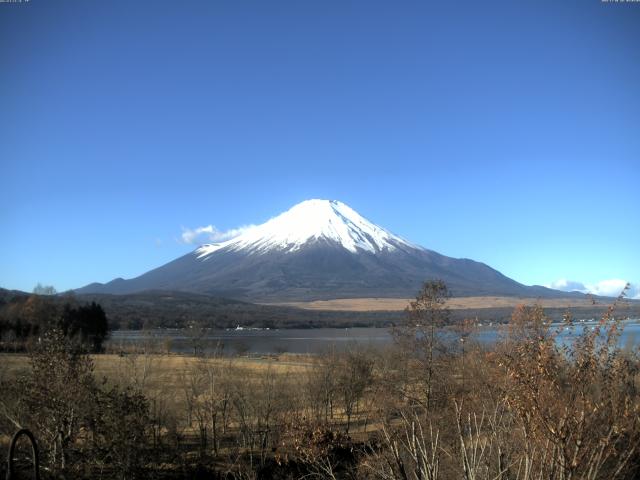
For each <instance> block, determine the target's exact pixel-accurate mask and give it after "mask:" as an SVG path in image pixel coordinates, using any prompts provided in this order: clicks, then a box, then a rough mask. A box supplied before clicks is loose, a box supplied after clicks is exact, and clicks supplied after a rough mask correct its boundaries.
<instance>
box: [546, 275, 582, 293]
mask: <svg viewBox="0 0 640 480" xmlns="http://www.w3.org/2000/svg"><path fill="white" fill-rule="evenodd" d="M547 287H549V288H553V289H555V290H562V291H563V292H575V291H578V292H583V291H584V290H585V288H586V287H585V286H584V283H582V282H576V281H573V280H567V279H566V278H561V279H560V280H556V281H555V282H551V283H550V284H549V285H547Z"/></svg>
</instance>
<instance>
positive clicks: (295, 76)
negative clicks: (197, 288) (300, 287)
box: [0, 0, 640, 293]
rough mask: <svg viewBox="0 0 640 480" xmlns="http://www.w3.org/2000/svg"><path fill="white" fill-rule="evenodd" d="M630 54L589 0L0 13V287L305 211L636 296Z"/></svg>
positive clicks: (108, 272) (62, 279) (135, 271)
mask: <svg viewBox="0 0 640 480" xmlns="http://www.w3.org/2000/svg"><path fill="white" fill-rule="evenodd" d="M639 44H640V4H638V3H602V2H600V1H599V0H580V1H563V2H558V1H522V2H520V1H519V2H513V1H506V0H505V1H490V0H489V1H485V2H477V1H456V2H427V1H415V2H409V1H405V2H402V1H401V2H376V1H370V0H369V1H361V2H354V1H344V0H341V1H323V2H319V1H304V2H301V1H277V0H274V1H269V2H263V1H256V2H248V1H238V0H234V1H231V0H229V1H214V0H211V1H204V0H202V1H196V0H184V1H180V2H176V1H171V2H166V1H161V0H157V1H137V2H131V1H128V0H127V1H121V0H111V1H109V2H87V1H80V0H75V1H71V0H31V1H29V2H23V3H0V168H1V173H2V175H1V179H0V226H1V230H0V232H1V235H0V286H2V287H5V288H17V289H22V290H31V289H32V288H33V286H34V285H35V284H36V283H37V282H42V283H46V284H52V285H54V286H55V287H56V288H58V289H59V290H65V289H68V288H74V287H79V286H82V285H85V284H87V283H90V282H92V281H108V280H111V279H113V278H115V277H120V276H121V277H125V278H129V277H133V276H136V275H139V274H141V273H143V272H145V271H147V270H149V269H151V268H154V267H156V266H159V265H161V264H163V263H165V262H167V261H169V260H172V259H174V258H176V257H177V256H179V255H182V254H184V253H187V252H189V251H190V250H192V249H193V245H190V244H185V243H183V242H181V240H180V239H181V235H182V233H183V231H184V229H194V228H197V227H200V226H205V225H209V224H212V225H215V226H216V227H217V228H218V229H220V230H227V229H231V228H235V227H238V226H240V225H243V224H252V223H253V224H255V223H260V222H263V221H265V220H267V219H268V218H269V217H271V216H274V215H276V214H278V213H280V212H282V211H284V210H286V209H287V208H289V207H291V206H292V205H294V204H295V203H298V202H300V201H302V200H305V199H308V198H330V199H339V200H342V201H344V202H345V203H347V204H349V205H350V206H352V207H353V208H354V209H356V210H357V211H359V212H360V213H361V214H363V215H364V216H365V217H368V218H369V219H371V220H372V221H374V222H376V223H378V224H380V225H383V226H385V227H386V228H388V229H390V230H392V231H393V232H394V233H397V234H399V235H401V236H403V237H405V238H408V239H410V240H411V241H413V242H415V243H419V244H421V245H423V246H425V247H427V248H430V249H433V250H436V251H438V252H440V253H443V254H446V255H450V256H454V257H468V258H473V259H475V260H479V261H483V262H485V263H487V264H489V265H491V266H493V267H494V268H497V269H498V270H500V271H502V272H503V273H505V274H506V275H508V276H510V277H512V278H514V279H516V280H518V281H521V282H523V283H526V284H550V283H551V282H554V281H557V280H559V279H565V280H571V281H576V282H581V283H583V284H585V285H589V286H592V287H593V288H597V285H599V284H600V283H599V282H602V281H604V280H612V279H619V280H622V279H624V280H629V281H632V282H634V283H636V284H638V283H640V253H639V245H640V242H639V241H638V237H639V234H640V216H639V212H638V206H639V205H640V188H639V187H638V186H639V185H640V88H639V85H640V48H638V45H639ZM638 293H640V292H638Z"/></svg>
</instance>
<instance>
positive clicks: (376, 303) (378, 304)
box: [271, 297, 592, 312]
mask: <svg viewBox="0 0 640 480" xmlns="http://www.w3.org/2000/svg"><path fill="white" fill-rule="evenodd" d="M411 300H412V299H408V298H340V299H335V300H315V301H312V302H288V303H279V304H271V305H283V306H290V307H298V308H303V309H306V310H330V311H354V312H373V311H401V310H404V309H405V308H406V307H407V306H408V305H409V302H410V301H411ZM520 304H526V305H533V304H538V305H541V306H542V307H543V308H569V307H589V306H591V305H592V301H591V300H590V299H588V298H553V299H539V298H528V297H458V298H451V299H449V301H448V302H447V305H448V306H449V308H451V309H452V310H461V309H474V308H477V309H482V308H503V307H508V308H514V307H516V306H517V305H520Z"/></svg>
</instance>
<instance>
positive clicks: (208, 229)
mask: <svg viewBox="0 0 640 480" xmlns="http://www.w3.org/2000/svg"><path fill="white" fill-rule="evenodd" d="M250 228H253V225H243V226H241V227H238V228H231V229H229V230H218V229H217V228H216V227H215V226H213V225H207V226H204V227H196V228H184V227H182V235H181V236H180V238H181V240H182V243H188V244H192V243H205V242H224V241H226V240H231V239H232V238H235V237H237V236H239V235H242V234H243V233H244V232H246V231H247V230H249V229H250Z"/></svg>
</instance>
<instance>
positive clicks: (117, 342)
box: [107, 319, 640, 355]
mask: <svg viewBox="0 0 640 480" xmlns="http://www.w3.org/2000/svg"><path fill="white" fill-rule="evenodd" d="M594 325H595V323H590V322H586V323H579V324H577V325H576V327H575V329H574V331H573V332H571V331H567V330H564V329H562V331H561V332H560V335H559V336H558V341H559V342H561V343H571V341H572V338H573V337H575V335H577V334H579V333H580V332H581V331H582V329H585V328H586V329H590V328H593V326H594ZM623 325H624V330H623V333H622V335H621V337H620V340H619V343H620V345H622V346H625V347H627V346H628V347H632V346H637V345H638V344H640V320H638V319H634V320H627V321H625V322H624V323H623ZM554 328H562V327H560V326H559V325H558V326H554ZM447 335H449V333H447ZM450 335H455V334H453V333H451V334H450ZM500 335H501V327H487V326H483V327H480V328H479V329H478V331H477V333H475V334H474V335H473V337H472V338H473V339H475V340H476V341H478V342H481V343H485V344H486V343H492V342H495V341H496V340H497V339H498V338H499V336H500ZM392 341H393V340H392V337H391V332H390V329H388V328H316V329H283V330H266V329H264V330H263V329H260V330H258V329H237V330H207V331H206V332H205V334H204V335H203V336H202V337H200V336H197V335H190V332H189V331H187V330H147V331H133V330H117V331H115V332H112V334H111V338H110V339H109V341H108V342H107V344H108V346H109V347H110V348H111V349H114V350H118V349H119V348H121V349H123V350H124V349H127V348H128V347H132V346H137V347H142V346H144V345H151V346H153V347H154V348H157V349H160V350H163V351H166V350H167V349H169V350H171V351H172V352H174V353H184V354H188V353H193V351H194V346H195V347H197V348H201V349H202V350H204V351H205V352H213V351H215V350H216V349H222V351H223V352H224V353H225V354H230V355H231V354H236V353H252V354H273V353H284V352H288V353H319V352H321V351H323V350H327V349H330V348H334V349H336V350H344V349H346V348H347V347H348V346H349V345H351V344H354V343H355V344H358V345H361V346H371V347H384V346H386V345H389V344H390V343H391V342H392Z"/></svg>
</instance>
